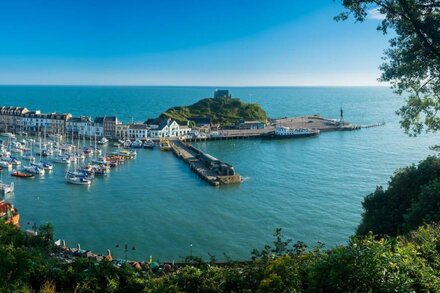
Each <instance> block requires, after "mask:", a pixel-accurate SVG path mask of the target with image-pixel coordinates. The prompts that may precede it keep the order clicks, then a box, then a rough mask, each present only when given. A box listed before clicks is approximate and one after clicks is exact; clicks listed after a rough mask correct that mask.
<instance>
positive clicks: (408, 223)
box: [357, 156, 440, 236]
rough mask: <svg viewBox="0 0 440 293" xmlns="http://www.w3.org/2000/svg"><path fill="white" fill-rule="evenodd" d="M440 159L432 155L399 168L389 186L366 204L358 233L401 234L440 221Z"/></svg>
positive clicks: (372, 195) (368, 198) (377, 189)
mask: <svg viewBox="0 0 440 293" xmlns="http://www.w3.org/2000/svg"><path fill="white" fill-rule="evenodd" d="M439 178H440V158H438V157H434V156H430V157H428V158H426V159H425V160H423V161H421V162H420V163H419V164H418V165H417V166H415V165H412V166H409V167H406V168H403V169H400V170H398V171H397V172H396V173H395V174H394V175H393V176H392V177H391V179H390V181H389V184H388V189H387V190H384V189H383V188H382V187H378V188H376V191H375V192H374V193H372V194H370V195H368V196H367V197H366V198H365V199H364V202H363V203H362V205H363V207H364V213H363V214H362V221H361V224H360V225H359V227H358V229H357V234H358V235H366V234H368V232H369V231H372V232H373V233H375V234H379V235H391V236H395V235H401V234H403V233H407V232H409V231H410V230H412V229H414V228H417V227H419V226H420V225H423V224H425V223H431V222H436V221H440V215H439V208H440V207H439V192H440V181H439Z"/></svg>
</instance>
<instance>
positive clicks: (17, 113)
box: [0, 107, 29, 132]
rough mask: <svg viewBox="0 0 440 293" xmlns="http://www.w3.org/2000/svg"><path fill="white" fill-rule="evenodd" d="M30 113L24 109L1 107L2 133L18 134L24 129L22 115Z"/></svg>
mask: <svg viewBox="0 0 440 293" xmlns="http://www.w3.org/2000/svg"><path fill="white" fill-rule="evenodd" d="M27 112H29V110H28V109H26V108H23V107H0V131H2V132H9V131H12V132H17V131H20V130H21V129H22V115H23V114H25V113H27Z"/></svg>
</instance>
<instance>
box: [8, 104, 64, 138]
mask: <svg viewBox="0 0 440 293" xmlns="http://www.w3.org/2000/svg"><path fill="white" fill-rule="evenodd" d="M70 118H72V115H71V114H69V113H67V114H65V113H51V114H43V113H41V112H40V111H39V110H37V111H27V112H26V113H24V114H22V115H21V116H20V119H17V121H19V124H15V125H13V127H11V128H8V129H7V131H13V132H18V131H26V132H30V133H38V132H39V133H42V132H44V131H45V132H46V133H48V134H60V135H64V134H65V132H66V125H67V121H68V120H69V119H70ZM5 131H6V130H5Z"/></svg>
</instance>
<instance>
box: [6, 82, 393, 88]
mask: <svg viewBox="0 0 440 293" xmlns="http://www.w3.org/2000/svg"><path fill="white" fill-rule="evenodd" d="M0 86H2V87H3V86H60V87H62V86H72V87H73V86H78V87H200V88H214V87H218V88H220V87H227V88H250V87H252V88H275V87H276V88H294V87H387V88H389V87H390V85H380V84H376V85H373V84H371V85H359V84H353V85H326V84H322V85H173V84H169V85H167V84H163V85H160V84H156V85H152V84H50V83H47V84H32V83H29V84H25V83H23V84H20V83H17V84H14V83H11V84H2V83H0Z"/></svg>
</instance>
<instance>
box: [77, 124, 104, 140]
mask: <svg viewBox="0 0 440 293" xmlns="http://www.w3.org/2000/svg"><path fill="white" fill-rule="evenodd" d="M79 135H80V136H91V137H94V136H96V137H103V136H104V127H103V126H102V125H100V124H95V123H93V122H92V123H89V124H88V125H86V126H85V127H84V129H83V130H82V131H81V130H80V131H79Z"/></svg>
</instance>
